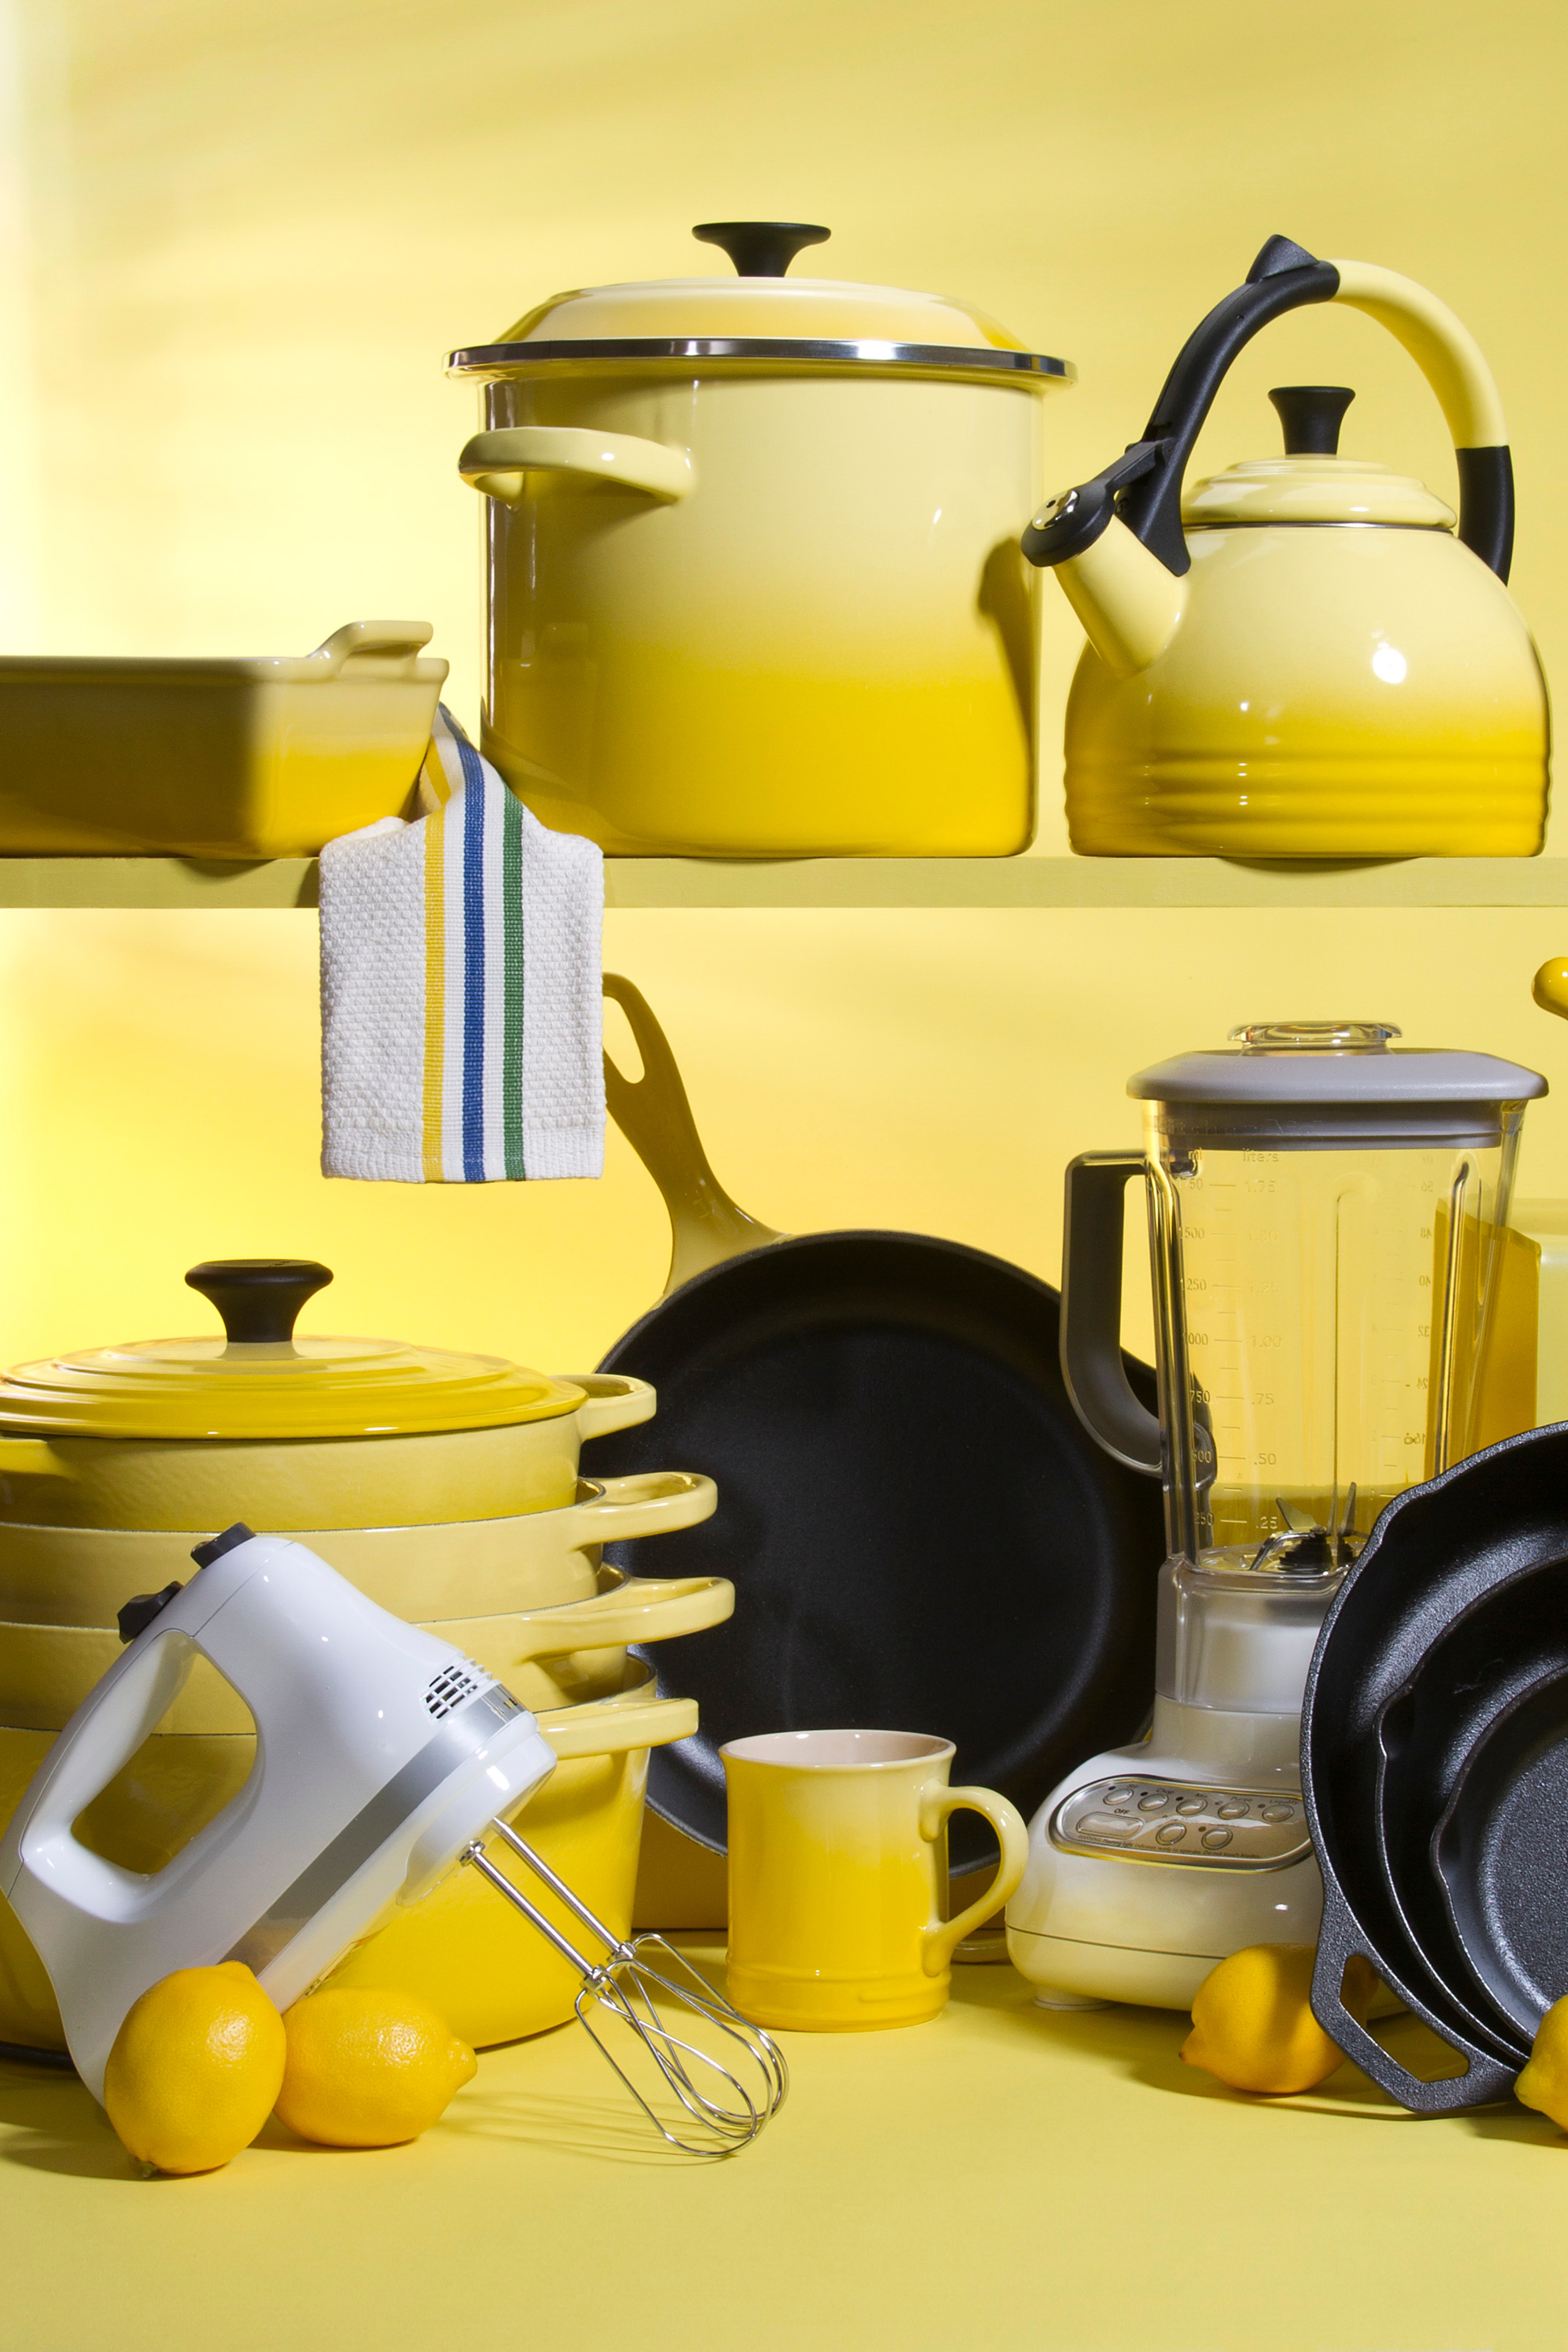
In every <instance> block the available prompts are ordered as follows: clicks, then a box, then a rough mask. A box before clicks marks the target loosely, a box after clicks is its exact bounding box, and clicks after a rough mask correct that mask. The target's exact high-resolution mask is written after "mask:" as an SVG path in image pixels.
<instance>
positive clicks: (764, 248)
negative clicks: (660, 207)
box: [691, 221, 833, 278]
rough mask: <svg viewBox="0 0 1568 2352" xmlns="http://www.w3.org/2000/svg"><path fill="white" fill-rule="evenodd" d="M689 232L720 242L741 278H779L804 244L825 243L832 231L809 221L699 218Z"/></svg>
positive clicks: (706, 240) (703, 241)
mask: <svg viewBox="0 0 1568 2352" xmlns="http://www.w3.org/2000/svg"><path fill="white" fill-rule="evenodd" d="M691 234H692V236H694V237H696V239H697V240H698V242H699V244H700V245H721V246H722V247H723V248H724V250H725V252H726V253H727V254H728V255H729V257H730V258H731V261H732V262H733V263H734V265H735V269H736V273H737V275H738V276H740V277H742V278H782V277H784V273H785V271H786V270H787V269H788V268H789V266H790V263H791V262H792V261H793V260H794V259H795V255H796V254H797V253H799V252H800V251H801V250H802V248H803V247H805V246H808V245H826V242H827V239H828V238H829V237H830V236H832V235H833V231H832V230H831V229H830V228H818V227H817V226H816V223H815V222H813V221H700V222H699V223H698V225H697V226H696V227H695V228H694V229H693V230H692V232H691Z"/></svg>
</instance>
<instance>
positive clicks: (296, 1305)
mask: <svg viewBox="0 0 1568 2352" xmlns="http://www.w3.org/2000/svg"><path fill="white" fill-rule="evenodd" d="M331 1278H332V1273H331V1267H330V1266H326V1265H318V1264H317V1262H316V1260H315V1259H314V1258H310V1257H209V1258H204V1259H203V1261H202V1263H201V1265H193V1266H192V1268H191V1270H190V1272H189V1274H187V1275H186V1276H185V1280H186V1282H187V1283H188V1284H189V1285H190V1287H191V1288H192V1289H193V1290H199V1291H200V1292H201V1294H202V1297H204V1298H210V1299H211V1301H212V1303H213V1305H214V1306H215V1307H216V1308H217V1311H218V1313H219V1314H220V1315H221V1316H222V1317H223V1328H224V1330H225V1332H226V1335H227V1338H228V1342H229V1345H230V1347H235V1346H242V1347H255V1346H257V1345H258V1344H260V1345H263V1346H267V1345H270V1346H273V1347H286V1346H287V1345H288V1343H289V1340H290V1339H292V1338H293V1337H294V1325H295V1321H296V1319H297V1318H298V1316H299V1313H300V1308H301V1307H303V1306H304V1304H305V1301H306V1300H307V1299H308V1298H313V1297H315V1295H316V1293H317V1291H318V1290H325V1288H326V1286H327V1285H328V1283H329V1282H331Z"/></svg>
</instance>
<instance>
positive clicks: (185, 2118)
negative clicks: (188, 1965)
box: [103, 1960, 479, 2173]
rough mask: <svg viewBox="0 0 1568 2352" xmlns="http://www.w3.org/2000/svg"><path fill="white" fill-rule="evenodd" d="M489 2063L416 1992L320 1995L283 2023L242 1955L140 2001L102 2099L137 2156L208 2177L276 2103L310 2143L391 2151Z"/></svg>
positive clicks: (188, 1972)
mask: <svg viewBox="0 0 1568 2352" xmlns="http://www.w3.org/2000/svg"><path fill="white" fill-rule="evenodd" d="M478 2063H479V2062H478V2061H477V2059H476V2058H475V2056H474V2053H473V2052H472V2051H471V2050H470V2049H469V2048H468V2045H467V2043H465V2042H459V2041H458V2039H457V2037H456V2035H455V2034H453V2033H452V2032H450V2031H449V2030H448V2028H447V2023H446V2021H445V2019H444V2018H441V2017H439V2016H437V2013H436V2011H434V2010H433V2009H431V2008H430V2007H429V2006H428V2004H427V2003H426V2002H425V2001H422V2000H415V1999H414V1998H413V1997H412V1996H411V1995H410V1994H407V1993H400V1992H391V1991H383V1990H372V1989H370V1988H364V1989H360V1988H353V1989H348V1988H345V1989H344V1990H341V1991H327V1992H319V1993H312V1994H310V1995H309V1996H307V1998H306V1999H305V2000H300V2001H296V2002H295V2004H294V2006H293V2008H292V2009H290V2010H289V2012H288V2014H287V2015H286V2016H283V2017H279V2014H278V2011H276V2009H274V2007H273V2006H272V2003H271V2002H270V2000H268V1998H267V1995H266V1994H265V1993H264V1992H263V1990H261V1987H260V1985H259V1984H258V1982H257V1980H256V1979H255V1977H254V1976H253V1975H252V1973H251V1971H250V1970H249V1969H247V1968H246V1967H244V1966H243V1965H242V1964H241V1963H240V1962H239V1961H237V1960H225V1961H222V1962H220V1963H219V1965H218V1966H217V1967H216V1968H208V1969H176V1970H175V1971H174V1975H173V1976H167V1977H164V1978H163V1980H162V1982H161V1983H158V1984H155V1985H153V1986H152V1987H151V1988H150V1989H149V1990H147V1991H146V1992H144V1993H143V1994H142V1997H141V1999H140V2000H137V2001H136V2002H134V2003H133V2004H132V2008H131V2010H130V2011H129V2012H128V2014H127V2016H126V2018H125V2021H124V2023H123V2024H122V2025H121V2029H120V2032H119V2033H118V2034H117V2035H116V2036H115V2042H114V2047H113V2049H112V2050H111V2051H110V2056H109V2063H108V2066H107V2067H106V2069H105V2070H104V2080H103V2103H104V2105H105V2107H106V2108H107V2110H108V2113H109V2120H110V2123H111V2124H112V2125H113V2126H114V2128H115V2130H116V2131H117V2132H118V2133H119V2135H120V2137H121V2139H122V2140H123V2141H124V2143H125V2146H126V2147H127V2148H128V2149H129V2150H130V2152H131V2154H132V2156H134V2157H136V2158H138V2159H139V2160H140V2161H141V2162H142V2163H143V2164H150V2165H153V2166H155V2167H156V2168H157V2169H158V2170H159V2171H160V2172H174V2173H190V2172H211V2171H214V2170H216V2168H217V2167H218V2166H219V2165H224V2164H227V2163H228V2161H229V2159H230V2158H232V2157H236V2156H237V2155H238V2154H239V2151H240V2149H241V2148H243V2147H249V2145H250V2143H251V2141H252V2140H253V2139H254V2138H255V2137H256V2135H257V2133H258V2131H259V2130H260V2129H261V2126H262V2125H263V2124H264V2123H265V2122H266V2121H267V2118H268V2116H269V2115H271V2114H272V2113H273V2111H274V2110H275V2109H276V2111H277V2114H278V2116H279V2120H280V2121H281V2122H283V2123H285V2124H286V2125H287V2126H289V2130H290V2131H293V2132H296V2133H298V2135H299V2136H300V2138H301V2139H311V2140H319V2141H321V2142H322V2143H323V2144H324V2145H325V2146H327V2147H391V2146H393V2145H394V2144H395V2143H396V2142H398V2141H400V2140H409V2139H416V2138H417V2137H418V2135H419V2134H420V2133H421V2132H422V2131H425V2130H426V2129H427V2128H428V2126H430V2125H431V2124H433V2123H435V2122H436V2120H437V2117H438V2116H441V2115H442V2114H443V2113H444V2112H445V2110H446V2107H447V2103H448V2101H449V2100H450V2099H451V2097H452V2095H453V2093H454V2092H455V2091H457V2090H458V2089H460V2087H461V2086H462V2084H465V2083H467V2082H469V2081H471V2080H472V2077H473V2075H474V2073H475V2070H476V2067H477V2065H478Z"/></svg>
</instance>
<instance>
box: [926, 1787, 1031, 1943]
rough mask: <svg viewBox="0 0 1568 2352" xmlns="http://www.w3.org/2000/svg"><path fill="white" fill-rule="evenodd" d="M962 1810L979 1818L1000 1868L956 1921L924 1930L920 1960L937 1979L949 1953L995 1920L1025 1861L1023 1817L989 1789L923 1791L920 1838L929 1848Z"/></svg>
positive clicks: (938, 1922)
mask: <svg viewBox="0 0 1568 2352" xmlns="http://www.w3.org/2000/svg"><path fill="white" fill-rule="evenodd" d="M963 1811H968V1812H975V1813H984V1816H985V1819H986V1820H987V1821H988V1822H990V1824H991V1826H992V1828H993V1829H994V1831H995V1832H996V1843H998V1845H999V1846H1000V1847H1001V1849H1002V1863H1001V1867H1000V1868H999V1869H998V1871H997V1873H996V1875H995V1877H994V1879H993V1880H992V1882H991V1884H990V1885H989V1886H988V1887H987V1888H986V1890H985V1892H984V1895H981V1897H980V1899H979V1900H978V1902H975V1903H972V1904H970V1906H969V1907H968V1908H967V1910H963V1911H961V1912H960V1913H959V1915H958V1916H957V1918H956V1919H939V1920H933V1921H932V1923H931V1926H930V1927H928V1928H927V1929H926V1931H925V1936H924V1938H923V1942H922V1947H921V1961H922V1963H923V1965H924V1968H925V1972H926V1974H927V1976H929V1977H939V1976H941V1974H942V1970H943V1969H946V1968H948V1967H950V1966H951V1965H952V1956H953V1953H954V1951H955V1950H956V1949H957V1948H958V1946H959V1945H960V1944H962V1943H963V1939H964V1937H965V1936H973V1933H974V1931H975V1929H976V1928H977V1927H984V1924H985V1922H986V1920H987V1919H994V1917H995V1916H996V1914H997V1912H998V1911H1000V1909H1001V1908H1002V1906H1003V1905H1004V1903H1005V1902H1006V1900H1007V1897H1008V1896H1009V1895H1011V1894H1012V1893H1013V1891H1014V1889H1015V1888H1016V1886H1017V1885H1018V1883H1019V1881H1020V1880H1021V1879H1022V1877H1023V1875H1024V1865H1025V1864H1026V1862H1027V1861H1028V1859H1029V1832H1028V1830H1027V1828H1026V1825H1025V1822H1024V1816H1023V1814H1022V1813H1020V1812H1019V1811H1018V1810H1017V1807H1016V1805H1010V1804H1009V1803H1008V1802H1007V1800H1006V1798H1005V1797H999V1796H998V1795H997V1793H996V1791H995V1790H994V1789H943V1788H935V1789H928V1790H926V1792H925V1795H924V1796H923V1797H922V1798H921V1837H923V1838H928V1839H930V1840H931V1841H932V1842H933V1843H934V1842H935V1840H936V1839H937V1838H939V1837H940V1836H941V1835H942V1829H943V1827H944V1825H945V1823H946V1822H947V1818H948V1815H949V1814H950V1813H957V1812H963Z"/></svg>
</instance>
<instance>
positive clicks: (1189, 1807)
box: [1176, 1796, 1208, 1813]
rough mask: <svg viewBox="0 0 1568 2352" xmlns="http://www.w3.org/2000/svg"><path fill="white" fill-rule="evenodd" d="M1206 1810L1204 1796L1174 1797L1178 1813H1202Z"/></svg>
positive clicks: (1206, 1805) (1206, 1804)
mask: <svg viewBox="0 0 1568 2352" xmlns="http://www.w3.org/2000/svg"><path fill="white" fill-rule="evenodd" d="M1207 1810H1208V1800H1207V1799H1206V1798H1205V1797H1196V1796H1194V1797H1178V1798H1177V1799H1176V1811H1177V1812H1179V1813H1202V1812H1206V1811H1207Z"/></svg>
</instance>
